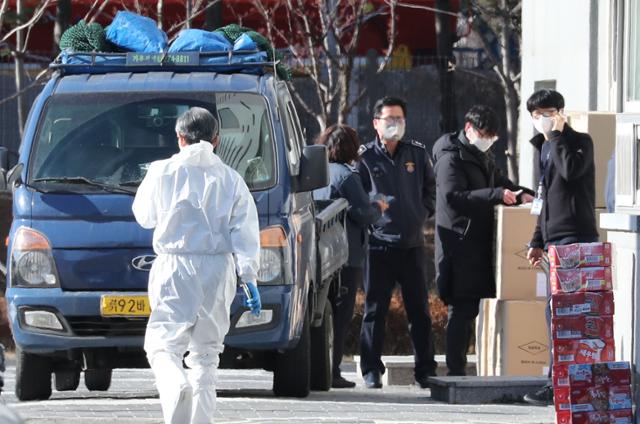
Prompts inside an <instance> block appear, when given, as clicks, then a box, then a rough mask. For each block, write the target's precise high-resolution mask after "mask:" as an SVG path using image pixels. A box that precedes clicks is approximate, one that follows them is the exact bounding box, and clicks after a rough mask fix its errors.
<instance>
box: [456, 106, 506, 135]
mask: <svg viewBox="0 0 640 424" xmlns="http://www.w3.org/2000/svg"><path fill="white" fill-rule="evenodd" d="M464 121H465V122H469V123H470V124H471V125H473V127H474V128H476V129H478V130H482V131H484V132H485V133H487V134H497V133H498V125H499V122H498V115H497V114H496V112H495V111H494V110H493V109H492V108H490V107H489V106H485V105H476V106H473V107H472V108H471V109H469V111H468V112H467V114H466V115H465V116H464Z"/></svg>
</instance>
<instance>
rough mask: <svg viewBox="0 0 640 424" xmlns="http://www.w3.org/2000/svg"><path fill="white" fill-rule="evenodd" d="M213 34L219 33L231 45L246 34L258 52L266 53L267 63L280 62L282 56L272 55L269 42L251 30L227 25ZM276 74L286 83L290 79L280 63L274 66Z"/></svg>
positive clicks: (285, 68)
mask: <svg viewBox="0 0 640 424" xmlns="http://www.w3.org/2000/svg"><path fill="white" fill-rule="evenodd" d="M214 32H219V33H221V34H222V35H224V36H225V37H226V39H227V40H229V41H230V42H231V43H234V42H235V41H236V40H237V39H238V37H240V36H241V35H242V34H247V35H248V36H249V37H250V38H251V39H252V40H253V42H254V43H256V45H257V46H258V49H259V50H262V51H264V52H266V53H267V59H269V61H278V60H282V54H280V53H278V52H275V55H274V50H273V47H272V46H271V43H270V42H269V40H268V39H267V38H266V37H265V36H264V35H262V34H260V33H259V32H256V31H254V30H252V29H251V28H246V27H242V26H240V25H238V24H229V25H227V26H223V27H221V28H218V29H216V30H215V31H214ZM276 72H277V73H278V76H279V77H280V78H282V79H284V80H287V81H288V80H290V79H291V69H289V68H288V67H287V66H284V65H283V64H281V63H278V64H277V65H276Z"/></svg>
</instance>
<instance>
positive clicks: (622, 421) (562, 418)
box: [556, 409, 633, 424]
mask: <svg viewBox="0 0 640 424" xmlns="http://www.w3.org/2000/svg"><path fill="white" fill-rule="evenodd" d="M556 420H557V423H558V424H632V423H633V412H632V411H631V409H624V410H620V411H595V412H574V413H571V412H570V411H561V412H558V413H557V414H556Z"/></svg>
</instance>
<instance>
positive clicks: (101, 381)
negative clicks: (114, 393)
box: [84, 369, 111, 392]
mask: <svg viewBox="0 0 640 424" xmlns="http://www.w3.org/2000/svg"><path fill="white" fill-rule="evenodd" d="M84 385H85V386H87V389H89V390H91V391H103V392H104V391H106V390H109V386H111V370H110V369H100V370H86V371H85V372H84Z"/></svg>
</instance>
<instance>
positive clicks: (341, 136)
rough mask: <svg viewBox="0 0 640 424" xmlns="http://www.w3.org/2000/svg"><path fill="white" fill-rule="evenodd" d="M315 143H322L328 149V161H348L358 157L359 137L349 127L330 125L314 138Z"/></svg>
mask: <svg viewBox="0 0 640 424" xmlns="http://www.w3.org/2000/svg"><path fill="white" fill-rule="evenodd" d="M316 144H324V145H325V146H327V149H328V150H329V161H330V162H337V163H349V162H351V161H353V160H356V159H358V149H359V148H360V137H358V134H357V133H356V130H354V129H353V128H351V127H348V126H346V125H332V126H330V127H329V128H327V129H326V130H324V131H323V133H322V134H320V135H319V136H318V138H317V139H316Z"/></svg>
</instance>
